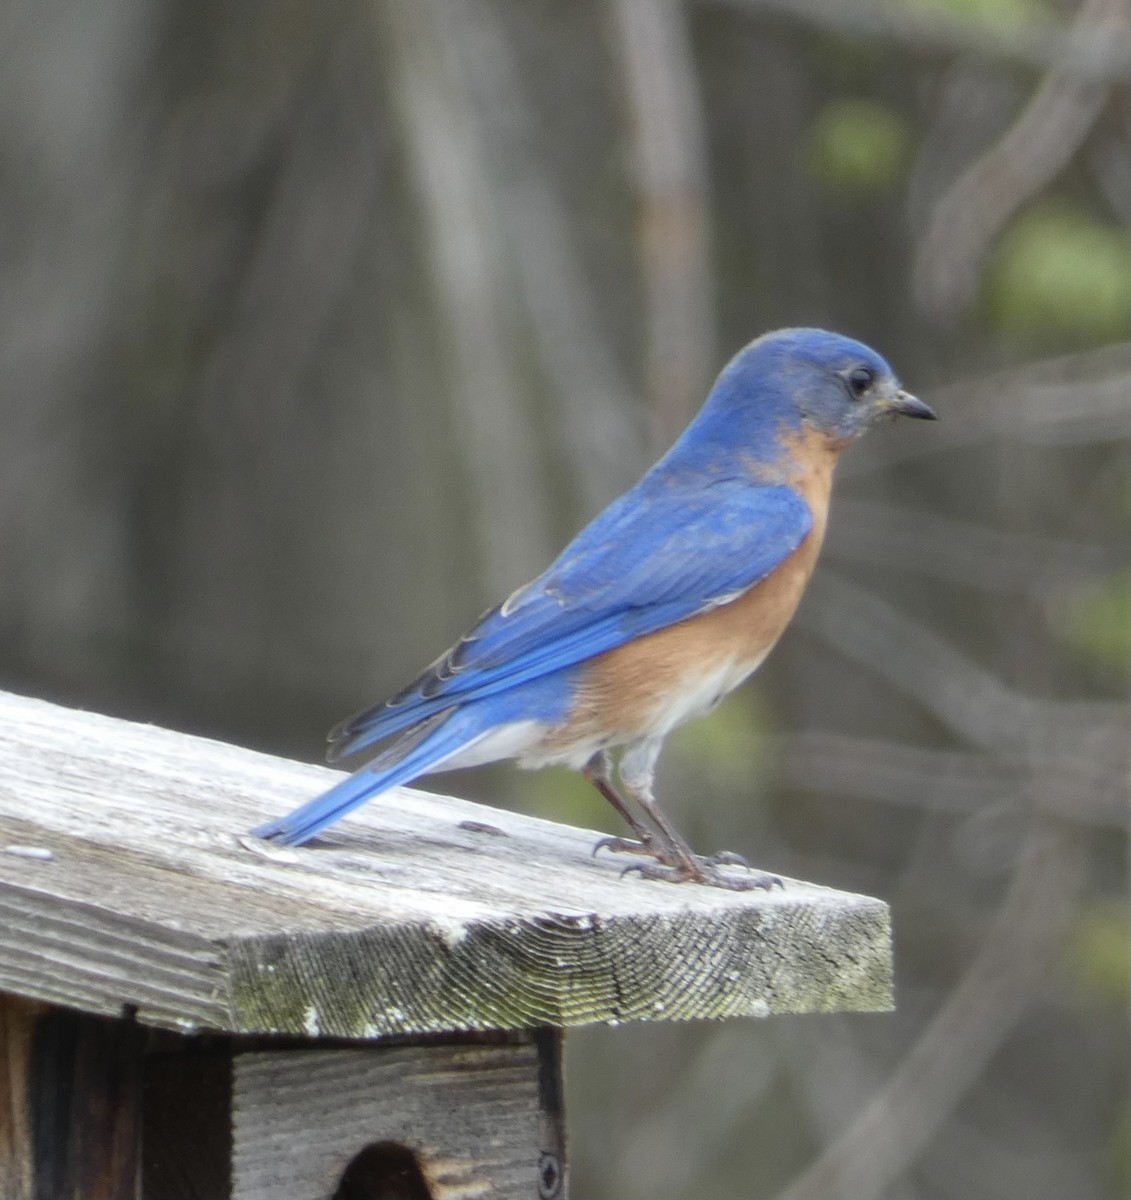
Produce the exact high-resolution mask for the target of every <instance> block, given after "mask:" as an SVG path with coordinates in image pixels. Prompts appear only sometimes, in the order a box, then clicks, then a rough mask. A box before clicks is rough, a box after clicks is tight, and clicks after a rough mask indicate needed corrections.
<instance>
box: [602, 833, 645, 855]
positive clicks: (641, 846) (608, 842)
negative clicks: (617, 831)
mask: <svg viewBox="0 0 1131 1200" xmlns="http://www.w3.org/2000/svg"><path fill="white" fill-rule="evenodd" d="M599 850H611V851H612V852H613V853H614V854H648V855H651V856H652V857H655V856H656V853H657V850H656V847H655V845H649V844H648V843H647V842H634V841H633V840H632V839H631V838H623V837H603V838H600V839H599V840H598V841H597V842H596V843H594V846H593V854H594V856H595V855H596V854H597V852H598V851H599Z"/></svg>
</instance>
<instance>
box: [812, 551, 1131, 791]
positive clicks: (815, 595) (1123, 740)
mask: <svg viewBox="0 0 1131 1200" xmlns="http://www.w3.org/2000/svg"><path fill="white" fill-rule="evenodd" d="M798 620H799V622H800V623H801V625H802V627H803V628H805V629H807V630H809V631H810V632H813V633H816V634H818V635H820V636H821V637H822V638H824V639H825V640H826V641H828V642H829V643H831V644H832V645H834V646H836V648H837V649H838V650H839V651H840V652H841V653H842V654H844V655H846V656H847V657H848V658H850V659H852V660H853V661H855V662H859V663H861V664H863V665H864V666H866V667H868V668H869V669H871V670H873V671H876V672H878V673H879V674H880V675H881V676H882V677H883V678H885V679H886V680H887V681H888V682H889V683H890V684H892V685H893V686H895V687H896V688H898V689H899V690H900V691H902V692H903V693H904V694H906V695H908V696H910V697H912V698H914V699H915V700H916V701H917V702H918V703H919V704H921V705H922V706H923V708H924V709H925V710H926V711H928V712H930V713H933V714H934V716H935V717H937V718H938V719H939V720H940V721H942V722H943V724H944V725H946V726H947V727H949V728H950V729H951V730H952V731H953V732H954V733H955V734H957V735H958V736H959V737H962V738H965V739H966V740H968V741H970V742H971V743H973V744H974V745H976V746H983V747H985V748H987V749H989V750H992V751H995V752H1002V751H1012V752H1021V753H1032V752H1038V751H1039V752H1041V753H1047V754H1049V755H1056V756H1062V758H1063V761H1065V762H1072V761H1076V760H1080V761H1082V762H1084V763H1085V764H1094V763H1103V764H1105V769H1106V767H1110V768H1111V769H1113V770H1122V771H1125V770H1126V764H1127V756H1128V753H1129V752H1131V747H1129V746H1128V744H1127V737H1126V726H1127V710H1126V707H1125V706H1124V705H1120V704H1113V703H1111V704H1105V703H1102V702H1084V701H1077V702H1066V701H1057V700H1042V699H1038V698H1037V697H1034V696H1027V695H1024V694H1023V693H1020V692H1016V691H1013V690H1012V689H1010V688H1008V687H1006V685H1005V684H1003V683H1002V682H1001V681H1000V680H999V679H997V678H996V677H995V676H994V675H992V674H991V673H990V672H989V671H986V670H984V669H983V668H982V667H980V666H978V665H977V664H975V663H974V662H972V661H971V660H970V659H969V658H967V657H966V656H965V655H963V654H962V653H961V652H960V651H958V650H957V649H955V647H953V646H952V645H950V644H949V643H947V642H946V641H945V640H944V639H943V638H941V637H940V636H939V635H938V634H936V633H933V632H931V631H930V630H928V629H927V628H925V627H924V626H922V625H920V624H919V623H918V622H916V621H914V620H913V619H911V618H910V617H908V616H906V615H904V614H903V613H901V612H898V611H896V610H895V609H894V608H892V607H891V606H890V605H888V604H887V603H885V602H884V601H883V600H880V599H879V598H878V597H877V596H874V595H872V594H871V593H869V592H867V591H865V590H864V589H862V588H859V587H857V586H856V585H855V584H851V583H849V582H848V581H847V580H845V579H843V578H841V577H839V576H836V575H834V574H833V573H832V572H830V571H824V572H820V573H818V576H817V578H816V579H815V580H814V581H813V584H812V585H811V587H810V589H809V595H808V597H807V598H806V601H805V603H804V604H803V605H802V607H801V611H800V612H799V614H798Z"/></svg>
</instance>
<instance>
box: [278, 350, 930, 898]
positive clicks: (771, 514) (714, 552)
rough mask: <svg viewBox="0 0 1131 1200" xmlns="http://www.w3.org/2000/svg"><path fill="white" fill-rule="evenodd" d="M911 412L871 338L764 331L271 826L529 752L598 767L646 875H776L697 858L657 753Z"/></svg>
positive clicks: (766, 882) (284, 833)
mask: <svg viewBox="0 0 1131 1200" xmlns="http://www.w3.org/2000/svg"><path fill="white" fill-rule="evenodd" d="M900 413H902V414H903V415H905V416H909V417H922V418H927V419H934V417H935V414H934V413H933V412H932V410H931V409H930V408H928V406H927V405H926V404H924V403H923V402H922V401H921V400H918V399H916V398H915V397H914V396H912V395H909V394H908V393H907V392H905V391H903V390H902V389H901V388H900V385H899V382H898V381H897V379H896V378H895V376H894V374H893V373H892V370H891V368H890V367H889V366H888V364H887V363H886V362H885V361H884V360H883V359H882V358H881V357H880V356H879V355H878V354H877V353H876V352H875V351H874V350H870V349H869V348H868V347H867V346H864V345H862V344H861V343H860V342H856V341H852V340H851V339H849V338H845V337H841V336H839V335H837V334H833V333H825V332H823V331H821V330H818V329H783V330H779V331H777V332H776V333H768V334H766V335H765V336H764V337H760V338H758V339H757V340H755V341H753V342H751V343H750V345H748V346H747V347H746V348H745V349H743V350H741V351H740V352H739V353H738V354H737V355H736V356H735V357H734V358H733V359H732V360H731V361H730V363H729V364H728V365H727V366H726V368H725V369H724V370H723V372H722V374H721V375H720V376H719V378H718V379H717V380H716V382H715V385H714V387H713V388H712V389H711V393H710V395H709V396H708V397H707V401H706V403H705V404H704V405H703V408H702V409H701V410H700V412H699V414H698V415H697V416H696V417H695V419H694V420H693V421H692V422H691V424H690V425H689V426H688V427H687V429H686V430H685V431H684V433H683V435H682V436H681V437H680V438H679V440H678V441H677V442H676V443H675V445H674V446H673V447H672V448H671V449H670V450H669V451H668V452H667V454H665V455H664V457H663V458H661V459H660V461H659V462H658V463H657V464H656V465H655V466H654V467H652V469H651V470H650V471H649V472H648V473H647V474H646V475H645V476H644V478H643V479H641V480H640V482H639V483H638V484H637V485H636V486H635V487H634V488H632V490H631V491H629V492H626V493H625V494H624V495H623V496H621V497H620V499H618V500H614V501H613V503H612V504H610V505H609V507H608V508H606V509H605V511H604V512H602V513H601V514H600V515H599V516H598V517H596V518H595V519H594V520H593V521H592V522H591V523H590V524H589V525H587V526H586V527H585V529H583V530H582V531H581V533H579V534H578V535H577V537H576V538H574V540H573V541H572V542H570V544H569V545H568V546H567V547H566V548H565V549H564V550H563V551H562V553H561V554H560V555H559V556H558V558H557V559H556V560H555V561H554V562H553V563H552V564H551V565H550V566H549V567H548V568H547V569H546V571H545V572H543V574H541V575H539V576H538V578H537V579H535V580H533V582H531V583H528V584H526V585H525V586H524V587H520V588H519V589H518V590H517V591H516V592H513V593H512V594H511V595H510V596H508V597H507V598H506V599H505V600H504V601H503V602H502V603H501V604H500V605H498V606H497V607H496V608H493V609H491V610H490V611H489V612H487V613H486V614H485V615H484V616H483V617H482V618H480V620H479V623H478V624H477V625H476V626H475V627H474V628H473V629H471V630H470V631H469V632H468V633H466V634H464V636H463V637H461V638H460V639H459V641H458V642H456V644H455V645H454V646H452V647H451V649H449V650H448V651H447V652H446V653H444V654H443V655H441V656H440V657H439V658H438V659H437V660H436V661H435V662H434V663H433V664H432V665H431V666H430V667H428V668H427V670H425V671H424V673H423V674H422V675H420V677H419V678H418V679H416V680H415V681H414V682H413V683H411V684H409V685H408V687H406V688H404V689H403V690H402V691H400V692H398V693H397V694H396V695H395V696H393V697H392V699H390V700H387V701H385V703H384V704H380V705H377V706H375V707H373V708H368V709H366V710H365V711H364V712H361V713H359V714H358V715H357V716H355V717H351V718H350V719H349V720H348V721H344V722H342V724H340V725H338V726H336V727H335V728H334V729H332V730H331V731H330V734H329V742H330V749H329V754H328V757H329V759H330V761H331V762H338V761H341V760H343V759H354V760H356V759H357V758H358V756H361V755H372V756H373V757H372V758H371V759H370V761H368V762H367V763H366V764H365V765H364V766H362V767H361V768H360V769H359V770H358V771H356V773H355V774H353V775H351V776H349V778H347V779H344V780H342V782H341V783H339V784H337V785H336V786H335V787H333V788H331V789H330V791H328V792H326V793H325V794H324V795H322V796H318V797H316V798H315V799H314V800H311V801H310V802H309V803H307V804H304V805H303V806H302V807H300V808H298V809H296V810H295V811H294V812H292V813H290V814H289V815H288V816H285V817H282V818H281V819H279V820H276V821H270V822H268V823H267V824H265V825H262V826H260V827H259V828H258V829H257V830H256V831H255V832H256V834H258V835H259V836H260V837H264V838H270V839H272V840H273V841H276V842H281V843H283V844H285V845H297V844H299V843H302V842H305V841H307V840H308V839H309V838H311V837H313V836H314V835H315V834H316V833H318V831H319V830H321V829H323V828H325V827H326V826H327V825H329V824H331V823H332V822H334V821H336V820H338V818H339V817H342V816H344V815H345V814H346V813H348V812H350V811H351V810H352V809H354V808H356V807H357V806H358V805H360V804H363V803H364V802H365V801H366V800H370V799H372V798H373V797H374V796H379V795H381V793H383V792H385V791H387V790H388V789H389V788H392V787H395V786H397V785H398V784H403V783H408V782H410V781H411V780H414V779H417V778H419V777H420V776H422V775H427V774H429V773H430V772H433V771H438V770H441V769H443V770H449V769H451V768H453V767H468V766H475V765H478V764H480V763H487V762H494V761H496V760H498V759H504V758H514V759H517V760H518V762H519V765H520V766H523V767H544V766H550V765H555V764H557V765H564V766H568V767H572V768H574V769H575V770H580V771H581V772H582V773H583V774H584V776H585V777H586V778H587V779H588V780H589V781H590V782H591V783H593V784H594V785H595V786H596V787H597V788H598V789H599V790H600V792H601V794H602V795H603V796H605V798H606V799H607V800H609V802H610V803H611V804H612V805H613V807H614V808H615V809H616V810H617V812H619V813H620V814H621V816H622V817H623V818H624V819H625V821H626V822H627V823H628V825H629V827H630V828H631V829H632V831H633V832H634V833H635V835H636V838H637V839H638V840H636V841H630V840H628V839H626V838H605V839H603V840H602V841H601V842H599V843H598V848H602V847H605V848H609V849H612V850H616V851H623V852H630V853H635V854H639V855H641V856H642V861H641V862H640V864H639V865H637V866H634V867H631V868H629V869H630V870H639V871H640V872H641V873H642V874H644V875H645V876H647V877H648V878H652V879H668V880H673V881H678V880H688V879H690V880H697V881H699V882H702V883H711V884H715V885H717V886H722V887H729V888H733V889H736V890H741V889H745V888H749V887H768V886H770V884H771V883H772V882H773V880H772V879H771V878H770V877H768V876H757V875H741V874H737V875H736V874H734V873H731V872H724V871H721V870H719V867H720V865H723V864H727V863H740V862H741V861H742V860H741V859H740V858H739V857H738V856H737V855H730V854H723V855H716V856H714V857H713V858H701V857H699V856H698V855H696V854H694V853H693V852H692V850H691V848H690V847H689V846H688V844H687V843H686V842H685V841H684V839H683V838H682V837H681V836H680V835H679V833H677V832H676V830H675V829H674V828H673V826H672V824H671V823H670V821H669V820H668V819H667V817H666V816H665V815H664V814H663V813H662V812H661V811H660V809H659V807H658V806H657V805H656V802H655V800H654V798H653V795H652V781H653V776H654V773H655V767H656V760H657V758H658V756H659V753H660V747H661V744H662V743H663V740H664V738H665V736H666V735H667V734H668V733H670V732H671V730H672V729H674V728H675V727H676V726H677V725H679V724H681V723H682V722H683V721H686V720H688V719H689V718H691V717H695V716H699V715H701V714H703V713H705V712H708V711H709V710H710V709H711V708H713V707H714V705H715V704H717V703H718V701H719V700H720V699H721V698H722V697H723V696H724V695H726V694H727V693H728V692H729V691H731V689H733V688H735V687H737V686H738V684H740V683H741V682H742V681H743V680H744V679H746V678H747V676H749V675H750V674H751V673H752V672H753V671H755V670H756V669H757V668H758V666H759V665H760V664H761V663H762V661H763V659H765V657H766V655H767V654H769V652H770V650H771V649H772V647H773V646H774V643H775V642H776V641H777V640H778V638H779V637H780V636H781V634H782V631H783V630H784V629H785V627H786V625H787V624H788V622H789V620H790V618H791V617H792V616H793V613H794V610H795V609H796V608H797V605H798V602H799V601H800V599H801V594H802V592H803V591H804V589H805V585H806V583H807V582H808V580H809V576H810V575H811V574H812V571H813V566H814V564H815V562H816V559H817V553H818V551H819V550H820V548H821V541H822V539H823V537H824V533H825V524H826V521H827V518H828V512H829V493H830V489H831V486H832V476H833V468H834V467H835V465H836V461H837V458H838V457H839V455H840V452H841V450H843V449H844V447H845V446H847V445H848V443H849V442H852V441H854V440H855V439H856V438H858V437H859V436H860V435H861V434H863V433H865V432H866V431H867V430H868V429H870V428H871V427H872V426H873V425H876V424H878V423H879V422H881V421H882V420H884V419H886V418H888V417H892V416H894V415H896V414H900ZM379 743H387V744H386V745H385V746H384V748H382V749H379V750H375V747H377V746H378V745H379ZM614 749H615V750H619V751H620V754H619V761H618V763H617V774H618V775H619V787H618V786H617V785H616V784H614V782H613V766H612V760H611V757H610V751H612V750H614ZM633 806H635V808H636V810H638V811H634V808H633ZM641 814H642V815H641Z"/></svg>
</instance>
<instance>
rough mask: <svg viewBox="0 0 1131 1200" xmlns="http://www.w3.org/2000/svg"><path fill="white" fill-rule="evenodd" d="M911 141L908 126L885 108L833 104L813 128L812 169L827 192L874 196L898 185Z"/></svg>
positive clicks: (841, 102)
mask: <svg viewBox="0 0 1131 1200" xmlns="http://www.w3.org/2000/svg"><path fill="white" fill-rule="evenodd" d="M909 142H910V135H909V132H908V128H907V123H906V122H905V121H904V120H903V118H902V117H900V116H899V115H898V114H897V113H895V112H893V111H892V110H891V109H890V108H887V107H886V106H884V105H883V104H879V103H878V102H876V101H874V100H860V99H844V100H833V101H832V102H831V103H829V104H826V105H825V107H824V108H823V109H821V111H820V112H819V113H818V114H817V117H816V119H815V120H814V122H813V125H812V127H811V128H810V131H809V158H810V164H811V166H812V169H813V172H814V174H815V175H816V177H817V178H818V179H819V180H820V181H821V182H822V183H823V184H825V185H826V187H829V188H830V189H837V190H843V191H847V192H848V193H850V194H853V195H871V194H873V193H875V192H879V191H883V190H884V189H886V188H889V187H891V186H892V185H893V184H894V183H895V182H897V181H898V179H899V177H900V175H901V174H902V172H903V166H904V163H905V162H906V161H907V155H908V145H909Z"/></svg>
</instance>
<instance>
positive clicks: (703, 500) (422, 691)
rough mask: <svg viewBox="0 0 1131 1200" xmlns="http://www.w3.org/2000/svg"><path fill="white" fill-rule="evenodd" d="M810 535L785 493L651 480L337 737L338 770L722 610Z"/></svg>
mask: <svg viewBox="0 0 1131 1200" xmlns="http://www.w3.org/2000/svg"><path fill="white" fill-rule="evenodd" d="M812 524H813V518H812V514H811V513H810V511H809V507H808V505H807V504H806V503H805V501H804V500H803V499H802V498H801V497H800V496H799V495H798V494H797V493H796V492H795V491H793V489H792V488H789V487H786V486H773V487H765V486H762V487H759V486H756V485H754V484H751V483H750V482H749V481H748V480H739V479H720V480H717V481H715V482H713V483H711V484H708V485H707V486H706V487H704V486H702V484H699V485H697V486H694V487H688V486H680V485H679V484H678V483H673V482H672V481H671V479H670V477H669V478H668V479H666V480H665V479H663V478H661V479H658V480H657V479H655V478H652V477H645V479H644V480H643V481H641V483H640V484H638V485H637V487H635V488H633V489H632V490H631V491H629V492H627V493H626V494H625V495H624V496H622V497H621V498H620V499H619V500H616V501H614V502H613V503H612V504H611V505H610V506H609V507H608V508H607V509H605V510H604V512H602V513H601V514H600V515H599V516H598V517H597V518H596V519H595V520H594V521H593V522H592V523H591V524H589V525H588V526H586V528H585V529H583V530H582V531H581V533H580V534H578V536H577V537H576V538H575V539H574V540H573V541H572V542H571V543H570V544H569V545H568V546H567V547H566V548H565V550H563V551H562V553H561V554H560V555H559V556H558V558H557V559H556V560H555V561H554V562H553V563H552V564H551V565H550V567H549V568H547V570H546V571H545V572H544V573H543V574H542V575H540V576H539V577H538V578H537V579H535V580H534V581H533V582H532V583H529V584H527V585H526V586H525V587H523V588H520V589H519V590H518V591H517V592H515V593H514V594H513V595H511V596H510V597H509V598H508V599H507V600H505V601H504V602H503V603H502V604H500V605H499V606H498V607H496V608H494V609H491V610H490V611H489V612H487V613H486V614H484V616H483V617H482V618H481V619H480V621H479V623H478V624H477V625H476V626H475V627H474V628H473V629H472V630H470V631H469V632H468V633H466V634H465V635H464V636H463V637H462V638H460V640H459V641H458V642H457V643H456V644H455V645H454V646H453V647H452V648H451V649H450V650H448V651H447V652H446V653H445V654H443V655H442V656H441V657H440V658H438V659H437V660H436V661H435V662H434V663H433V664H432V665H431V666H430V667H429V668H428V669H427V670H426V671H424V673H423V674H422V675H420V676H419V678H417V679H416V680H414V681H413V683H411V684H410V685H409V686H408V687H407V688H405V689H404V690H403V691H401V692H398V693H397V695H395V696H394V697H392V699H390V700H388V701H386V702H385V703H384V704H381V705H377V706H375V707H373V708H369V709H366V710H365V711H363V712H361V713H358V714H357V716H355V717H352V718H351V719H350V720H348V721H345V722H343V723H342V724H341V725H339V726H337V727H336V728H335V729H333V730H331V731H330V735H329V738H330V743H331V747H330V753H329V757H330V760H331V761H332V762H336V761H340V760H341V759H344V758H351V757H353V756H355V755H358V754H361V753H363V752H365V751H367V750H370V749H371V748H372V747H373V746H374V745H376V744H377V743H378V742H381V741H383V740H384V739H385V738H387V737H391V736H392V735H394V734H396V733H399V732H401V731H402V730H405V729H407V728H409V727H410V726H412V725H415V724H417V722H419V721H423V720H427V719H428V718H429V717H432V716H435V715H436V714H437V713H439V712H442V711H444V710H445V709H448V708H450V707H451V706H452V705H453V704H455V703H462V702H466V701H470V700H475V699H479V698H481V697H484V696H489V695H492V694H495V693H497V692H499V691H502V690H504V689H507V688H511V687H514V686H516V685H518V684H520V683H524V682H527V681H529V680H531V679H536V678H538V677H540V676H543V675H546V674H549V673H550V672H552V671H557V670H561V669H562V668H565V667H570V666H574V665H576V664H577V663H580V662H582V661H584V660H585V659H587V658H591V657H593V656H594V655H596V654H601V653H603V652H605V651H607V650H612V649H614V648H615V647H617V646H620V645H623V644H624V643H625V642H628V641H631V640H633V639H634V638H638V637H642V636H643V635H644V634H647V633H652V632H654V631H655V630H657V629H662V628H664V627H665V626H668V625H672V624H675V622H677V621H682V620H684V619H685V618H687V617H690V616H693V615H695V614H696V613H700V612H704V611H706V610H708V609H710V608H713V607H717V606H718V605H719V604H722V603H725V602H726V601H727V600H728V599H731V598H733V597H734V596H736V595H739V594H741V593H742V592H743V591H745V590H746V589H747V588H749V587H752V586H753V585H754V584H755V583H757V582H758V581H759V580H761V579H764V578H765V577H766V576H767V575H769V574H770V572H772V571H773V570H774V569H775V568H776V567H778V566H780V565H781V563H782V562H784V561H785V560H786V559H787V558H788V557H789V556H790V555H791V554H792V553H793V552H794V551H795V550H796V549H797V548H798V546H800V545H801V543H802V542H803V541H804V540H805V537H806V535H807V534H808V533H809V531H810V529H811V528H812Z"/></svg>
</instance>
